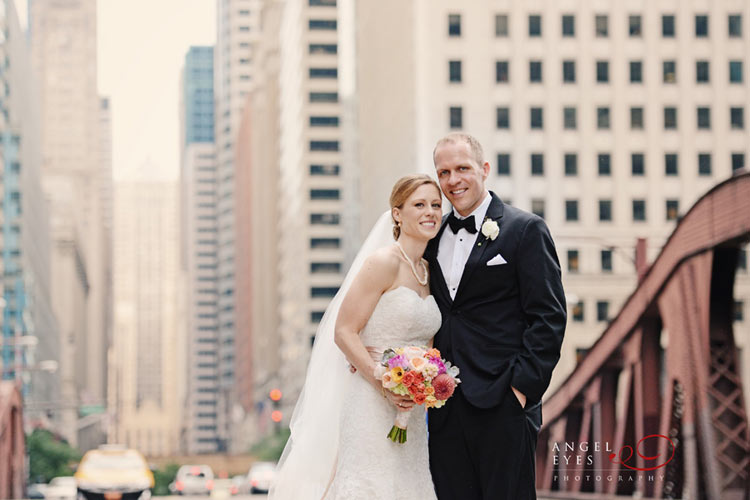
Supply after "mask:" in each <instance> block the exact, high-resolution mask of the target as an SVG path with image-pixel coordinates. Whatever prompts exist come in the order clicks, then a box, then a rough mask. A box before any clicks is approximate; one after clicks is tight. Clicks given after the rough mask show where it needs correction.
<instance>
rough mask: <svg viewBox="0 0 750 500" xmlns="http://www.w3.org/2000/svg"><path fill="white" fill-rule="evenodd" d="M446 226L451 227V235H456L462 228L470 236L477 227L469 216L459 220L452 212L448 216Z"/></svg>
mask: <svg viewBox="0 0 750 500" xmlns="http://www.w3.org/2000/svg"><path fill="white" fill-rule="evenodd" d="M448 225H449V226H450V227H451V231H453V234H456V233H457V232H458V230H459V229H461V228H464V229H466V230H467V231H469V232H470V233H471V234H474V233H476V232H477V225H476V223H475V222H474V216H473V215H470V216H468V217H467V218H465V219H459V218H458V217H456V214H454V213H453V212H451V213H450V215H449V216H448Z"/></svg>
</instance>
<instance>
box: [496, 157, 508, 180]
mask: <svg viewBox="0 0 750 500" xmlns="http://www.w3.org/2000/svg"><path fill="white" fill-rule="evenodd" d="M497 174H498V175H510V154H509V153H498V155H497Z"/></svg>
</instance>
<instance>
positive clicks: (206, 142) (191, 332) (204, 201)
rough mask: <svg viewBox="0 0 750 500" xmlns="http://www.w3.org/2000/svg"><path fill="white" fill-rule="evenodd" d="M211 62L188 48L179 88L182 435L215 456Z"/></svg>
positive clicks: (208, 53)
mask: <svg viewBox="0 0 750 500" xmlns="http://www.w3.org/2000/svg"><path fill="white" fill-rule="evenodd" d="M213 62H214V49H213V47H191V48H190V50H189V52H188V53H187V55H186V56H185V66H184V69H183V74H182V84H181V89H180V95H181V106H180V110H181V126H180V134H181V137H182V140H181V173H180V205H181V211H180V213H181V227H182V234H181V244H180V249H181V263H182V272H183V273H184V276H185V282H186V285H187V286H186V293H187V297H186V304H187V310H188V311H189V317H188V318H187V328H188V332H187V334H188V339H187V350H188V355H187V360H188V363H187V373H186V376H187V380H188V384H187V394H186V401H185V432H184V442H185V446H186V451H187V452H188V453H207V452H215V451H217V450H218V449H219V439H220V436H219V434H218V415H217V405H218V397H219V359H218V358H219V343H218V330H219V320H218V297H219V291H218V254H217V249H218V241H217V223H218V211H217V185H216V183H217V166H216V154H215V146H214V92H213V89H214V76H213V74H214V67H213Z"/></svg>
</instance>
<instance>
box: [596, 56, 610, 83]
mask: <svg viewBox="0 0 750 500" xmlns="http://www.w3.org/2000/svg"><path fill="white" fill-rule="evenodd" d="M596 82H597V83H609V62H607V61H596Z"/></svg>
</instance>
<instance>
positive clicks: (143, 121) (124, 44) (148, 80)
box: [97, 0, 216, 179]
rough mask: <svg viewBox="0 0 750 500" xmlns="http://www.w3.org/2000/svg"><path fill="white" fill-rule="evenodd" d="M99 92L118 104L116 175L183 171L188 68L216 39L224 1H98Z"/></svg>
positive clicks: (157, 175) (115, 117)
mask: <svg viewBox="0 0 750 500" xmlns="http://www.w3.org/2000/svg"><path fill="white" fill-rule="evenodd" d="M97 7H98V61H97V62H98V80H99V82H98V84H99V93H100V95H103V96H109V98H110V105H111V109H112V135H113V137H112V140H113V145H112V148H113V170H114V176H115V179H128V178H132V177H133V176H134V174H135V176H137V177H140V176H141V175H144V174H146V175H147V176H148V177H149V178H170V179H176V178H177V176H178V173H179V156H180V155H179V137H180V135H179V109H178V106H179V101H180V92H179V85H180V72H181V70H182V67H183V65H184V61H185V54H186V53H187V51H188V49H189V48H190V46H191V45H213V44H214V43H215V41H216V20H215V19H216V16H215V12H216V0H127V1H123V0H98V6H97Z"/></svg>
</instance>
